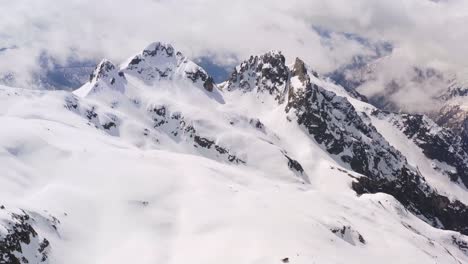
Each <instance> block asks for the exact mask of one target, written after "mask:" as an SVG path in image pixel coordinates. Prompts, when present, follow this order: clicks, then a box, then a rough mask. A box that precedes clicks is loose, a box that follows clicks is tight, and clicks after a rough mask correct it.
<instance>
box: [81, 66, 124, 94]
mask: <svg viewBox="0 0 468 264" xmlns="http://www.w3.org/2000/svg"><path fill="white" fill-rule="evenodd" d="M126 82H127V80H126V78H125V74H124V73H123V72H121V71H119V70H118V69H117V67H116V66H115V65H114V64H113V63H112V62H111V61H109V60H108V59H103V60H102V61H101V62H100V63H99V64H98V65H97V66H96V68H95V70H94V71H93V73H92V74H91V75H90V76H89V83H86V84H85V85H83V86H82V87H81V88H79V89H77V90H76V91H75V92H74V93H75V94H76V95H79V96H87V95H89V94H94V93H97V92H99V91H103V90H106V89H110V90H113V91H117V92H120V93H124V91H125V84H126Z"/></svg>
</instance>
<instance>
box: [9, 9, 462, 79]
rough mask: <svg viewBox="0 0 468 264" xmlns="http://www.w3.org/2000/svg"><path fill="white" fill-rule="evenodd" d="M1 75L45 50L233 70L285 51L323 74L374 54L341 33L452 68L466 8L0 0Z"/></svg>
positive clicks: (33, 61)
mask: <svg viewBox="0 0 468 264" xmlns="http://www.w3.org/2000/svg"><path fill="white" fill-rule="evenodd" d="M0 6H1V7H2V11H3V13H2V19H1V20H0V48H2V47H11V46H16V47H17V48H16V49H8V50H6V51H2V52H0V72H5V71H16V72H29V71H31V70H33V69H37V67H38V66H37V58H38V56H39V54H41V52H44V51H46V52H47V53H49V54H51V55H52V56H54V57H56V58H58V59H65V58H67V57H69V56H71V55H74V56H79V57H80V58H93V59H99V58H103V57H106V58H109V59H111V60H113V61H114V62H116V63H119V62H121V61H123V60H124V59H126V58H127V57H130V56H131V55H133V54H134V53H136V52H138V51H140V50H141V49H142V48H143V47H145V46H146V45H147V44H148V43H150V42H153V41H163V42H169V43H172V44H173V45H174V46H175V47H176V48H177V49H179V50H181V51H182V52H183V53H184V54H186V55H187V56H189V57H200V56H210V57H212V58H214V60H215V61H216V62H217V63H220V64H232V63H235V62H236V61H239V60H241V59H244V58H247V57H248V56H250V55H251V54H257V53H262V52H265V51H268V50H271V49H279V50H282V51H283V53H284V54H285V55H286V57H287V58H288V60H292V59H293V58H294V57H295V56H300V57H302V58H303V59H304V60H305V61H306V62H308V63H309V64H311V65H312V66H313V67H314V68H316V69H317V70H318V71H319V72H327V71H330V70H333V69H334V68H336V67H337V66H338V65H341V64H343V63H346V62H348V61H349V60H350V59H351V58H352V56H353V55H356V54H368V53H369V52H371V51H370V50H369V49H367V48H366V47H365V46H363V45H361V44H359V42H357V41H355V40H350V39H349V38H346V37H345V36H343V35H342V34H331V35H330V37H329V38H328V39H325V40H324V38H323V37H321V36H320V35H319V34H318V33H317V32H316V31H315V30H313V27H321V28H326V29H328V30H331V31H333V32H347V33H354V34H359V35H361V36H363V37H366V38H369V39H370V40H372V41H375V42H378V41H389V42H391V43H392V44H393V46H394V48H395V50H394V53H395V55H394V56H393V59H394V60H398V63H397V65H398V67H396V69H395V67H393V68H391V69H390V70H389V71H395V70H401V69H404V66H403V65H416V64H417V65H432V66H437V67H439V68H444V69H445V68H449V69H452V70H460V69H464V68H466V67H467V66H468V52H467V48H466V45H467V44H466V43H468V30H467V29H466V28H467V27H466V25H468V1H466V0H446V1H430V0H352V1H351V0H288V1H285V0H255V1H253V0H237V1H235V0H133V1H123V0H122V1H118V0H100V1H96V0H60V1H57V0H15V1H11V0H0Z"/></svg>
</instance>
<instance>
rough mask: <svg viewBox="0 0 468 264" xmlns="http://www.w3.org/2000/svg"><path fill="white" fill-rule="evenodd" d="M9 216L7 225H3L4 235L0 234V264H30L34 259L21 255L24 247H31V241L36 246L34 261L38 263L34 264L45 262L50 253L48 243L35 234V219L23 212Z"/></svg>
mask: <svg viewBox="0 0 468 264" xmlns="http://www.w3.org/2000/svg"><path fill="white" fill-rule="evenodd" d="M9 216H10V219H8V220H7V224H5V225H3V229H4V230H6V233H3V234H0V263H4V264H7V263H8V264H25V263H31V261H33V260H34V259H28V258H27V257H26V256H24V255H22V254H23V253H24V252H23V250H24V248H23V247H24V245H31V243H32V241H33V240H37V242H35V243H37V244H38V246H37V248H35V250H36V251H37V254H36V261H39V262H34V263H44V262H46V260H47V259H48V254H49V251H50V242H49V241H48V240H47V239H46V238H41V237H40V235H39V234H38V233H37V231H36V229H35V227H34V224H35V222H36V219H34V218H33V217H31V215H30V214H29V213H27V212H25V211H21V212H20V213H9ZM57 221H58V220H57V219H56V218H55V220H54V219H52V220H50V222H51V223H52V222H57ZM33 245H34V244H33ZM28 257H29V256H28ZM33 257H34V256H33Z"/></svg>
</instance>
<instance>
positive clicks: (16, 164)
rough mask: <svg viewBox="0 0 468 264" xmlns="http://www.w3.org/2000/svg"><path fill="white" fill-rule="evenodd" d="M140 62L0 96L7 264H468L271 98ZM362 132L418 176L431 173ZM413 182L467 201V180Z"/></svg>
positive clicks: (435, 175)
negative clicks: (69, 84) (373, 190)
mask: <svg viewBox="0 0 468 264" xmlns="http://www.w3.org/2000/svg"><path fill="white" fill-rule="evenodd" d="M152 50H153V51H157V52H158V54H156V55H155V54H149V53H148V51H152ZM163 52H165V53H163ZM161 54H162V55H161ZM163 55H164V56H165V57H164V56H163ZM158 56H163V57H162V58H159V57H158ZM135 58H137V61H138V63H137V62H136V61H135ZM135 58H133V59H130V60H129V61H128V62H127V63H125V64H123V65H122V66H121V67H120V68H118V67H117V66H114V65H113V64H112V63H111V62H108V61H103V63H101V64H100V65H98V68H97V69H96V71H95V73H94V74H93V76H94V77H93V79H92V80H91V81H90V82H89V83H87V84H85V85H84V86H83V87H82V88H80V89H78V90H76V91H74V92H73V93H70V92H65V91H33V90H28V89H20V88H11V87H4V86H1V87H0V124H2V125H0V168H1V173H0V205H3V207H0V253H1V254H0V263H17V262H14V261H13V260H14V258H13V257H12V255H13V256H15V257H16V258H17V259H18V260H19V261H20V262H18V263H30V264H36V263H67V264H78V263H115V264H118V263H141V264H145V263H148V264H149V263H167V264H180V263H200V264H208V263H220V261H221V262H222V263H226V264H229V263H232V264H239V263H253V264H263V263H265V264H267V263H268V264H271V263H287V262H289V263H293V264H302V263H304V264H306V263H307V264H310V263H376V262H378V263H415V264H416V263H418V264H419V263H468V238H467V237H466V236H464V235H462V234H460V233H459V232H455V231H450V230H443V229H437V228H435V227H432V226H431V225H429V224H428V223H426V222H425V221H423V217H421V216H416V215H414V214H412V213H411V212H410V211H408V210H407V209H406V208H405V207H404V206H403V205H402V204H400V202H398V201H397V200H396V199H395V198H394V197H392V196H390V195H388V194H383V193H377V194H363V195H361V196H358V195H357V194H356V192H355V191H354V190H353V189H352V188H351V184H352V182H353V181H356V179H357V178H359V177H362V175H360V174H359V173H356V172H354V171H353V170H351V169H350V167H349V166H347V165H346V164H344V162H341V161H340V160H338V158H337V156H334V155H332V154H330V153H328V152H327V151H326V149H324V147H323V146H321V145H320V144H318V143H317V142H316V141H315V140H313V139H312V138H311V137H310V135H309V134H308V133H307V131H306V130H305V129H304V128H303V127H301V126H300V125H298V123H297V122H292V121H291V119H294V117H292V116H291V115H290V114H288V113H286V112H285V111H284V106H285V105H284V104H281V103H280V104H278V103H277V102H276V101H275V99H273V97H271V96H269V94H255V96H254V94H253V92H252V93H245V92H243V91H241V90H236V89H234V90H232V91H228V89H224V88H223V85H220V87H221V88H223V89H220V88H219V87H218V86H217V85H215V84H212V83H210V79H209V78H210V77H209V76H208V75H207V74H206V72H205V71H204V70H203V69H201V68H200V67H199V66H197V65H195V64H194V63H193V62H191V61H189V60H188V59H187V58H185V57H184V56H183V55H182V54H180V53H178V52H177V51H175V50H173V48H172V47H170V46H166V45H163V44H160V43H154V44H152V45H150V46H148V47H147V48H146V49H145V50H144V51H143V52H142V53H141V54H139V55H137V56H136V57H135ZM142 61H143V62H144V63H143V62H142ZM122 72H123V73H124V74H121V73H122ZM141 75H144V76H143V77H142V76H141ZM297 81H298V82H299V80H297ZM312 82H314V83H316V84H317V85H320V86H321V87H324V89H328V90H329V91H331V92H334V93H336V94H338V95H341V96H345V98H348V99H349V101H350V102H351V103H352V104H353V105H354V107H355V108H356V109H357V111H358V112H359V113H365V112H369V111H371V110H372V109H373V107H372V106H370V105H368V104H366V103H364V102H361V101H359V100H357V99H354V98H353V97H352V96H350V95H348V94H347V93H346V91H344V89H342V88H341V87H339V86H335V85H333V84H331V83H328V81H327V80H323V79H320V78H319V77H314V78H313V79H312ZM250 85H255V82H253V81H252V82H251V84H250ZM299 85H300V84H299V83H298V84H293V86H296V87H298V86H299ZM285 89H287V86H285ZM336 115H337V118H339V117H340V113H337V114H336ZM369 120H370V121H369V122H372V123H373V124H375V126H376V127H377V130H378V132H379V133H380V134H382V135H383V137H385V138H386V139H387V140H388V142H389V144H390V145H392V146H393V147H395V148H396V149H398V150H399V151H401V152H402V153H403V155H405V156H406V157H407V158H408V162H409V163H410V164H411V165H413V166H415V167H416V166H419V167H422V166H427V164H430V161H428V159H427V158H426V157H425V156H424V155H423V154H421V151H420V150H419V149H418V147H417V146H416V145H410V144H409V143H408V142H407V141H405V140H407V139H406V138H404V135H403V136H402V135H401V134H399V131H397V130H396V129H395V128H394V127H392V126H391V125H389V123H387V122H386V121H385V120H381V119H376V118H374V117H372V118H370V119H369ZM421 171H422V172H423V175H424V176H425V177H427V180H428V182H429V183H430V184H433V185H432V186H433V187H435V188H436V189H438V190H439V189H440V191H442V192H443V193H445V194H446V195H448V196H449V197H451V198H453V199H455V198H456V199H459V200H461V201H462V202H465V203H468V196H467V194H466V188H465V187H464V186H462V184H461V183H456V182H451V181H450V180H449V179H448V177H447V176H446V175H444V174H442V173H439V172H437V171H435V170H433V169H431V168H427V167H424V168H421ZM21 216H23V217H21ZM24 216H29V217H24ZM467 221H468V219H467ZM15 224H16V225H17V226H18V228H17V229H16V231H15V232H16V233H18V232H19V231H18V230H23V231H24V230H26V231H28V230H29V227H31V228H32V229H33V230H34V232H32V231H28V232H26V237H29V238H31V239H29V242H27V241H28V239H25V240H24V239H22V238H16V240H17V241H20V242H18V243H17V244H15V245H19V248H20V249H21V250H11V247H6V246H5V243H6V242H5V241H7V240H5V238H6V237H8V235H9V234H10V238H11V237H12V234H15V232H14V231H12V230H13V227H12V226H14V225H15ZM13 238H14V236H13ZM2 239H3V240H2ZM44 239H46V240H47V241H48V242H47V243H46V242H44V241H45V240H44ZM16 240H14V239H12V240H10V241H16ZM2 243H3V244H2ZM13 244H14V243H13ZM6 248H8V249H9V251H8V250H6ZM17 248H18V247H17ZM2 251H4V252H2ZM8 254H12V255H8ZM44 256H45V257H44ZM2 258H3V259H2ZM2 260H3V262H2Z"/></svg>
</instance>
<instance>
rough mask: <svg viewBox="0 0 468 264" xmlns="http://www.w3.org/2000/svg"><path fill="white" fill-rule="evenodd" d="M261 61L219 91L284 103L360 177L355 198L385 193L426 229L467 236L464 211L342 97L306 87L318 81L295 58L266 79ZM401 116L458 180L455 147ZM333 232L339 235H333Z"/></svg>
mask: <svg viewBox="0 0 468 264" xmlns="http://www.w3.org/2000/svg"><path fill="white" fill-rule="evenodd" d="M265 57H267V58H270V57H271V54H266V55H264V56H256V57H251V58H250V59H249V60H248V61H246V62H244V63H242V64H241V65H240V66H239V67H237V68H236V70H235V71H234V73H233V74H232V76H231V79H230V80H229V81H228V83H227V85H226V86H225V87H227V90H229V91H232V90H237V89H241V90H242V91H244V92H249V91H250V92H256V93H257V94H258V93H261V94H270V95H271V96H273V98H274V99H275V100H276V101H277V102H278V103H279V104H282V103H284V105H285V111H286V113H287V118H288V120H289V121H291V122H297V123H298V125H299V126H300V127H302V128H303V129H304V130H305V131H306V132H307V133H308V134H309V135H310V136H311V138H312V139H313V140H314V141H316V142H317V143H318V144H319V145H320V146H322V148H323V149H324V150H326V151H327V152H328V153H330V154H331V156H332V157H334V158H335V159H336V160H337V161H338V162H339V163H342V164H344V165H345V166H348V167H349V168H350V169H351V170H353V171H355V172H357V173H360V174H362V175H365V176H363V177H360V178H358V179H356V181H355V182H354V183H353V184H352V188H353V189H354V190H355V191H356V192H357V193H358V194H364V193H377V192H383V193H387V194H390V195H392V196H394V197H395V198H396V199H397V200H398V201H399V202H400V203H402V204H403V205H404V206H405V207H406V208H407V209H408V210H409V211H410V212H412V213H414V214H415V215H417V216H419V217H420V218H421V219H423V220H424V221H426V222H428V223H429V224H431V225H433V226H435V227H438V228H445V229H450V230H456V231H459V232H462V233H464V234H468V224H467V223H466V221H465V219H468V218H467V217H468V215H467V213H468V207H467V206H466V205H465V204H463V203H461V202H459V201H453V202H452V201H450V200H449V199H448V198H447V197H445V196H442V195H440V194H438V193H437V191H435V190H434V189H433V188H432V187H431V186H429V184H428V183H427V182H426V181H425V179H424V177H423V176H422V175H420V174H419V172H418V171H417V169H416V168H413V167H411V166H410V165H409V164H408V162H407V160H406V157H404V156H403V155H402V154H401V153H400V152H399V151H398V150H397V149H395V148H394V147H393V146H391V145H390V144H389V143H388V142H387V140H386V139H385V138H384V137H383V136H382V135H381V134H380V133H378V131H377V129H376V128H375V127H374V126H373V125H372V122H371V121H370V118H369V117H368V116H367V115H366V114H365V113H363V112H358V111H357V110H356V109H355V108H354V106H353V104H351V103H350V101H349V100H348V98H347V97H343V96H338V95H337V94H336V93H335V92H333V91H330V90H328V89H326V88H324V87H320V86H319V85H317V84H316V83H317V82H312V81H311V80H312V78H311V76H312V77H313V78H319V76H317V75H316V73H314V72H312V71H309V70H308V68H307V66H306V65H305V63H304V62H303V61H302V60H300V59H296V61H295V63H294V65H293V66H292V68H291V69H288V70H283V68H282V67H276V70H274V71H273V72H274V73H275V74H274V75H272V76H271V75H270V72H269V71H267V72H266V73H265V72H264V71H263V66H261V65H263V61H264V58H265ZM278 58H279V59H278V60H276V62H278V63H274V65H277V66H278V65H282V64H284V62H283V60H282V59H281V57H278ZM267 68H269V67H267ZM278 73H280V74H278ZM286 76H288V77H287V79H286V80H285V79H284V78H285V77H286ZM268 78H272V79H271V80H268ZM265 84H269V85H268V86H265ZM283 91H284V92H283ZM257 97H258V95H257ZM350 97H353V96H351V95H350ZM406 117H407V118H403V119H402V120H403V121H402V128H404V133H405V134H406V135H407V136H408V137H409V138H414V139H415V140H416V141H418V144H419V146H420V147H421V148H422V149H423V150H425V153H426V155H428V156H432V157H437V158H439V159H441V160H443V161H444V162H448V163H451V164H454V166H458V168H460V169H459V170H458V172H457V173H456V174H457V176H456V177H460V178H464V174H463V173H464V172H465V171H466V170H462V168H463V166H464V164H463V162H464V159H463V158H462V159H460V158H459V156H457V155H462V156H463V155H464V154H463V153H462V152H461V150H460V148H459V147H457V145H456V144H455V143H456V142H455V141H453V139H452V140H450V139H449V138H450V135H448V134H436V135H433V134H432V133H431V131H430V130H428V129H426V128H428V127H426V125H425V124H424V122H422V121H423V119H421V118H418V116H406ZM450 146H453V147H455V149H453V148H450ZM457 153H458V154H457ZM460 153H461V154H460ZM291 165H294V163H292V164H291ZM465 165H466V163H465ZM453 177H455V175H454V176H453ZM345 231H346V230H345ZM336 233H340V232H339V230H337V231H336Z"/></svg>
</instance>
